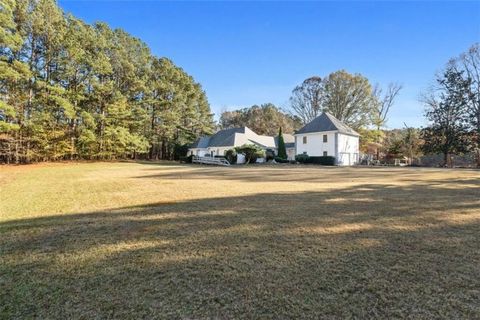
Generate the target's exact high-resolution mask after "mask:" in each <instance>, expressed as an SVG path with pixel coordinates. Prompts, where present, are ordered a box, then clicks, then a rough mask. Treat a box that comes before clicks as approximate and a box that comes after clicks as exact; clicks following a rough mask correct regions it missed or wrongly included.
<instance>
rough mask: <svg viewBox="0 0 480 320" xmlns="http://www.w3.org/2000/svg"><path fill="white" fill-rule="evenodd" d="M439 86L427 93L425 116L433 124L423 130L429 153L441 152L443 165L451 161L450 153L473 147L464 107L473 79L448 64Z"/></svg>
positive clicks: (439, 78)
mask: <svg viewBox="0 0 480 320" xmlns="http://www.w3.org/2000/svg"><path fill="white" fill-rule="evenodd" d="M436 83H437V87H435V88H433V89H432V90H431V92H429V93H427V94H426V95H425V97H424V103H425V104H426V113H425V116H426V117H427V119H428V120H429V122H430V125H429V126H428V127H426V128H424V129H423V130H422V133H421V136H422V138H423V140H424V141H425V143H424V145H423V150H424V151H425V152H427V153H435V152H440V153H442V154H443V156H444V165H445V166H447V165H451V163H450V161H449V155H450V154H456V153H463V152H467V151H468V150H469V147H470V142H471V141H470V136H469V131H468V124H467V118H466V115H465V109H466V106H467V104H468V92H469V91H468V90H469V86H470V82H469V81H466V80H465V79H464V78H463V71H457V70H455V68H453V67H452V66H451V65H449V66H447V68H446V70H445V71H444V72H443V74H442V75H440V76H438V77H437V79H436Z"/></svg>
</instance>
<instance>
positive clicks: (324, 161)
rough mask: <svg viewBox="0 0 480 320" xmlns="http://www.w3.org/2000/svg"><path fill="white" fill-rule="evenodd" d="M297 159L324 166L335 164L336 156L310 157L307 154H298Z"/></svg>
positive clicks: (301, 161)
mask: <svg viewBox="0 0 480 320" xmlns="http://www.w3.org/2000/svg"><path fill="white" fill-rule="evenodd" d="M295 160H296V161H297V162H300V163H313V164H320V165H323V166H334V165H335V157H332V156H321V157H310V156H308V155H307V154H298V155H296V156H295Z"/></svg>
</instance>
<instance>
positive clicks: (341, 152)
mask: <svg viewBox="0 0 480 320" xmlns="http://www.w3.org/2000/svg"><path fill="white" fill-rule="evenodd" d="M359 136H360V135H359V134H358V133H357V132H356V131H355V130H353V129H352V128H350V127H348V126H347V125H346V124H344V123H343V122H341V121H340V120H338V119H337V118H335V117H334V116H332V115H331V114H329V113H326V112H324V113H322V114H321V115H320V116H318V117H316V118H315V119H313V120H312V121H311V122H310V123H308V124H306V125H305V126H304V127H303V128H301V129H300V130H298V131H297V132H296V133H295V154H297V155H298V154H308V155H309V156H311V157H320V156H333V157H335V159H336V164H337V165H340V166H349V165H354V164H356V163H358V159H359Z"/></svg>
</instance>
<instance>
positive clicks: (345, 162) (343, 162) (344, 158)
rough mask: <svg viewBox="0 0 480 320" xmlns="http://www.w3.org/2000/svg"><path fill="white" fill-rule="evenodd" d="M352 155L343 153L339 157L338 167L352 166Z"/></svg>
mask: <svg viewBox="0 0 480 320" xmlns="http://www.w3.org/2000/svg"><path fill="white" fill-rule="evenodd" d="M350 159H352V157H351V154H350V153H347V152H341V153H340V154H339V156H338V165H340V166H349V165H351V162H350V161H351V160H350Z"/></svg>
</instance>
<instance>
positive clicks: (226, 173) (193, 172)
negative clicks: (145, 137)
mask: <svg viewBox="0 0 480 320" xmlns="http://www.w3.org/2000/svg"><path fill="white" fill-rule="evenodd" d="M181 166H182V167H186V168H188V169H189V170H184V171H182V172H177V171H175V170H168V168H167V169H166V168H164V167H162V166H152V167H151V168H148V169H146V170H148V173H147V174H145V175H142V176H137V177H136V178H139V179H145V178H148V179H162V180H165V179H172V180H178V179H190V180H204V179H209V180H220V181H221V180H226V181H242V182H252V181H261V182H301V183H329V182H332V181H359V180H361V181H362V180H365V181H368V180H371V179H372V175H373V176H375V180H376V181H378V180H381V181H382V182H385V183H388V182H389V181H391V180H392V179H395V180H399V181H405V182H417V181H418V180H419V179H421V178H423V177H425V173H426V172H427V173H429V174H432V173H433V174H435V173H439V174H443V173H444V172H445V171H446V170H449V169H446V168H441V169H439V168H418V167H333V166H319V165H250V166H248V167H246V166H232V167H217V166H208V165H186V164H184V165H181ZM306 168H308V170H305V169H306ZM246 169H248V170H246ZM455 170H456V171H457V172H474V173H476V172H478V173H479V178H478V179H471V178H468V180H470V181H469V183H472V184H475V185H480V171H478V170H475V169H455ZM157 171H158V172H157ZM399 176H401V177H402V178H401V179H398V177H399ZM349 177H350V178H349ZM459 180H460V178H457V179H454V181H455V182H458V181H459ZM438 181H439V182H448V180H444V179H439V180H438Z"/></svg>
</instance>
